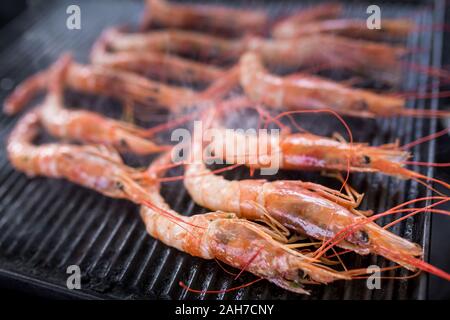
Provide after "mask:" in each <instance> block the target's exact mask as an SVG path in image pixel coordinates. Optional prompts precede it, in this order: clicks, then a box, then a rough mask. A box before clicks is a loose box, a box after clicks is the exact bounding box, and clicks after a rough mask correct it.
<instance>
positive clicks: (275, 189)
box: [184, 146, 422, 270]
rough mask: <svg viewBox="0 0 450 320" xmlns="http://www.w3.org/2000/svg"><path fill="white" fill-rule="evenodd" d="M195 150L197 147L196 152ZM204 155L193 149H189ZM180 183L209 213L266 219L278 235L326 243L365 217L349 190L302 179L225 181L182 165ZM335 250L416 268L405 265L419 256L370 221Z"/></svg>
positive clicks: (412, 246) (416, 247)
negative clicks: (287, 233) (292, 234)
mask: <svg viewBox="0 0 450 320" xmlns="http://www.w3.org/2000/svg"><path fill="white" fill-rule="evenodd" d="M196 148H197V149H196ZM192 152H194V153H196V154H198V153H199V152H202V151H201V150H200V149H198V147H195V146H194V149H193V151H192ZM186 167H187V168H186V173H185V178H184V184H185V187H186V189H187V190H188V192H189V194H190V195H191V197H192V198H193V199H194V201H195V202H196V203H197V204H199V205H201V206H204V207H206V208H208V209H210V210H223V211H227V212H235V213H236V214H237V215H238V216H239V217H241V218H246V219H250V220H257V221H268V222H269V223H272V224H273V225H275V226H277V227H278V228H279V229H280V230H281V231H282V232H283V231H286V230H293V231H295V232H297V233H300V234H305V235H307V236H310V237H312V238H315V239H319V240H328V239H331V238H333V237H334V236H335V235H336V234H338V232H340V231H341V230H343V229H345V228H346V227H348V226H352V225H353V224H354V223H358V221H360V220H362V219H365V217H364V214H363V213H362V212H359V211H357V210H356V207H357V206H358V205H359V202H360V200H361V195H357V194H356V192H355V191H354V190H352V189H349V194H348V195H346V194H342V193H340V192H339V191H337V190H333V189H330V188H327V187H324V186H321V185H318V184H314V183H310V182H302V181H282V180H280V181H273V182H268V181H266V180H252V179H251V180H240V181H228V180H225V179H224V178H223V177H221V176H216V175H213V174H212V172H211V171H210V170H209V169H207V168H206V167H205V165H204V164H203V162H198V161H192V162H190V163H188V164H187V166H186ZM337 245H338V246H340V247H342V248H345V249H349V250H352V251H355V252H357V253H359V254H369V253H373V254H379V255H382V256H384V257H385V258H387V259H390V260H392V261H394V262H396V263H399V264H401V265H402V266H404V267H405V268H407V269H410V270H415V267H416V266H414V265H411V264H408V263H406V262H405V261H406V260H407V259H408V258H414V257H417V256H421V255H422V248H421V247H420V246H419V245H417V244H415V243H412V242H410V241H408V240H405V239H403V238H401V237H399V236H397V235H395V234H393V233H391V232H389V231H387V230H385V229H383V228H382V227H380V226H379V225H377V224H376V223H374V222H371V223H367V224H364V227H361V228H359V229H357V230H355V232H353V233H350V234H348V236H347V237H346V238H344V239H342V240H341V241H340V242H339V243H337Z"/></svg>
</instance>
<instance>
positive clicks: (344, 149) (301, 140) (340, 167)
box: [206, 96, 450, 193]
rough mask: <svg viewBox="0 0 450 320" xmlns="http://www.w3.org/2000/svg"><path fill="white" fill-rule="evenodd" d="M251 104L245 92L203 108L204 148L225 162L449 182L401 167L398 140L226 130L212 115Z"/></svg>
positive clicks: (403, 155) (405, 155)
mask: <svg viewBox="0 0 450 320" xmlns="http://www.w3.org/2000/svg"><path fill="white" fill-rule="evenodd" d="M251 105H252V103H251V101H249V100H248V99H247V98H245V97H239V96H238V97H235V98H232V99H228V100H224V101H223V102H222V104H219V105H217V106H216V109H215V110H213V109H211V110H208V111H206V115H209V116H211V115H212V119H214V122H213V123H214V124H215V127H214V128H213V130H214V131H213V136H212V137H211V141H210V143H209V144H208V152H209V153H210V154H211V155H214V156H215V157H218V158H221V159H223V160H224V161H225V162H226V163H228V164H244V165H247V166H249V167H251V168H253V169H258V168H263V169H264V168H273V167H274V166H276V167H277V168H279V169H283V170H303V171H330V172H333V171H341V172H346V171H348V172H365V173H374V172H377V173H381V174H385V175H389V176H391V177H396V178H400V179H411V180H414V181H416V182H418V183H420V184H422V185H424V186H425V187H427V188H429V189H430V190H432V191H436V190H435V189H434V188H432V187H431V186H430V185H429V184H427V181H433V182H435V183H438V184H440V185H442V186H443V187H445V188H447V189H450V184H448V183H446V182H444V181H441V180H438V179H434V178H432V177H427V176H425V175H423V174H420V173H418V172H415V171H412V170H410V169H408V168H405V165H407V164H409V163H410V162H409V161H408V159H409V158H410V157H411V155H410V153H409V152H407V151H405V150H403V149H402V148H400V146H399V145H398V143H389V144H383V145H379V146H370V145H368V144H367V143H349V142H346V141H345V140H344V138H343V137H341V136H339V135H336V137H335V138H329V137H324V136H320V135H316V134H313V133H310V132H299V133H290V132H286V131H284V130H282V131H281V133H280V134H275V135H274V134H267V135H264V136H261V135H258V134H249V133H244V132H242V131H241V132H239V131H235V130H227V129H225V128H223V127H222V126H221V124H220V123H219V122H218V121H217V119H215V118H214V117H215V115H214V113H215V112H216V111H219V114H220V113H221V112H223V111H227V112H229V111H230V110H232V109H242V108H246V107H249V106H251ZM326 111H328V110H326ZM305 113H307V111H305ZM255 133H256V132H255ZM230 146H239V147H230ZM255 147H257V149H255ZM411 164H414V162H411ZM438 193H439V192H438Z"/></svg>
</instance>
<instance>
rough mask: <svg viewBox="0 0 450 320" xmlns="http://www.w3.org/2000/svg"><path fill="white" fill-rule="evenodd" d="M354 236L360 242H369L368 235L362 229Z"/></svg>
mask: <svg viewBox="0 0 450 320" xmlns="http://www.w3.org/2000/svg"><path fill="white" fill-rule="evenodd" d="M356 237H357V239H358V241H360V242H361V243H362V244H368V243H369V235H368V234H367V232H365V231H363V230H359V231H358V232H357V233H356Z"/></svg>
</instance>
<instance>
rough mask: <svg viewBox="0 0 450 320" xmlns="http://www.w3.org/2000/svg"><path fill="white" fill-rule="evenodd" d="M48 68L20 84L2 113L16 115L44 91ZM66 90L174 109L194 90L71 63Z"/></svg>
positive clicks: (133, 75)
mask: <svg viewBox="0 0 450 320" xmlns="http://www.w3.org/2000/svg"><path fill="white" fill-rule="evenodd" d="M50 76H51V69H49V70H46V71H41V72H39V73H37V74H35V75H33V76H31V77H30V78H28V79H26V80H25V81H24V82H23V83H21V84H20V85H19V86H18V87H17V88H16V89H15V90H14V91H13V93H12V94H11V95H10V96H9V97H8V98H7V99H6V100H5V103H4V106H3V111H4V112H5V113H7V114H14V113H17V112H19V111H20V110H21V108H23V107H24V106H25V104H26V103H27V102H28V101H30V100H31V99H32V98H33V97H34V96H35V95H36V94H37V93H38V92H39V91H42V90H45V89H47V87H48V85H49V79H50ZM64 84H65V85H66V86H67V87H69V88H70V89H73V90H79V91H81V92H87V93H92V94H102V95H105V96H112V97H115V98H117V99H124V100H130V101H136V102H141V103H145V104H148V103H149V102H152V103H155V104H158V105H161V106H165V107H167V108H169V109H170V108H175V109H177V107H176V106H177V105H178V103H179V102H180V101H183V102H189V101H193V100H194V99H195V97H196V94H195V92H194V91H192V90H190V89H186V88H180V87H174V86H169V85H165V84H162V83H158V82H154V81H151V80H149V79H147V78H145V77H143V76H140V75H137V74H134V73H131V72H126V71H122V70H111V69H107V68H103V67H101V66H86V65H81V64H78V63H75V62H72V63H70V64H69V66H68V67H67V71H66V76H65V83H64Z"/></svg>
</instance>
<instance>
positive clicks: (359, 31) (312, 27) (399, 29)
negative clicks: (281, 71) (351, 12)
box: [272, 19, 414, 40]
mask: <svg viewBox="0 0 450 320" xmlns="http://www.w3.org/2000/svg"><path fill="white" fill-rule="evenodd" d="M413 29H414V23H413V22H411V21H409V20H407V19H383V23H382V25H381V29H369V28H367V21H366V20H363V19H330V20H321V21H311V22H307V23H303V24H302V25H301V26H297V27H296V28H290V29H286V30H284V32H281V30H276V31H274V32H273V33H272V34H273V35H274V37H276V38H295V37H301V36H306V35H311V34H319V33H327V34H337V35H342V36H346V37H352V38H358V39H361V38H363V39H364V38H365V39H370V40H378V39H383V38H386V37H391V38H401V37H405V36H407V35H408V33H409V32H411V31H412V30H413ZM277 31H278V32H277Z"/></svg>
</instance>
